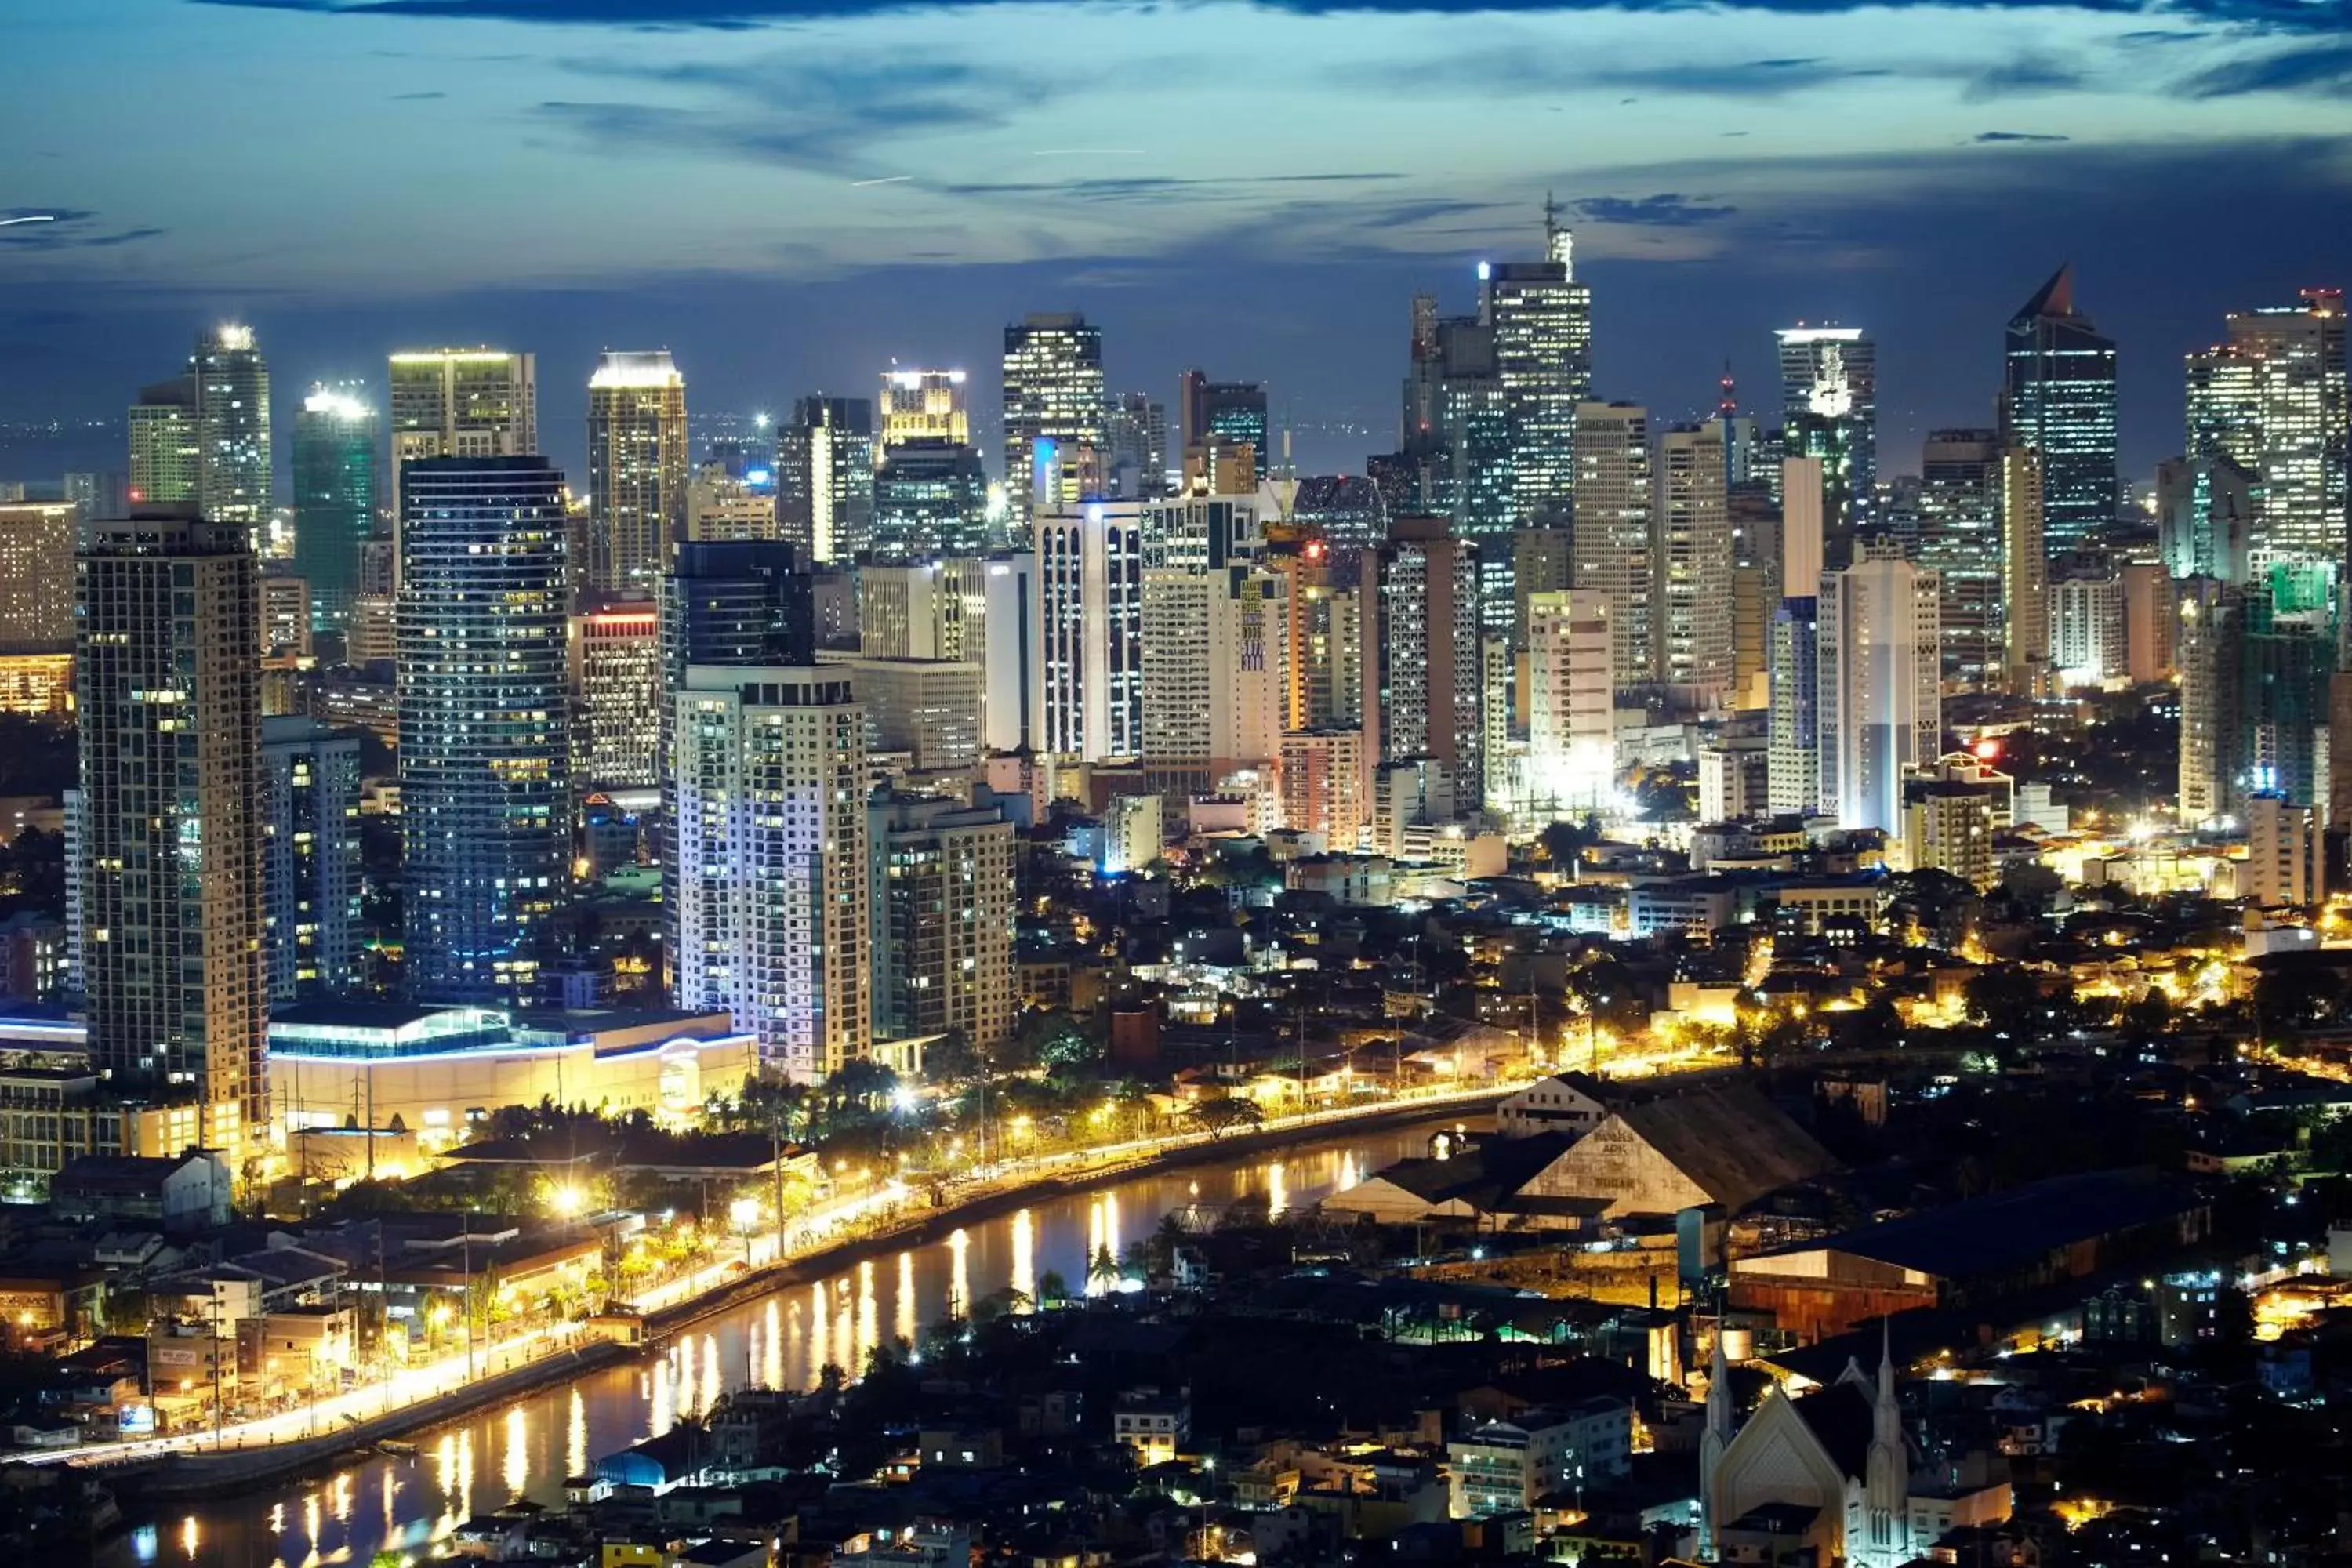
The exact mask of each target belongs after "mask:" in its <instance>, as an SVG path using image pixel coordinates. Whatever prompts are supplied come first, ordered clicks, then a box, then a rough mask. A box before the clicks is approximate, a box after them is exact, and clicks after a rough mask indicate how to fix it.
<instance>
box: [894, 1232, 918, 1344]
mask: <svg viewBox="0 0 2352 1568" xmlns="http://www.w3.org/2000/svg"><path fill="white" fill-rule="evenodd" d="M890 1326H891V1329H892V1331H894V1332H896V1333H897V1334H898V1337H899V1338H900V1339H902V1340H904V1341H906V1342H907V1348H908V1350H910V1351H911V1350H912V1349H914V1347H915V1345H916V1344H917V1342H918V1341H919V1334H920V1330H919V1328H918V1327H917V1325H916V1322H915V1255H914V1254H913V1253H911V1252H902V1253H900V1254H898V1315H897V1317H896V1319H895V1321H893V1322H892V1323H891V1325H890Z"/></svg>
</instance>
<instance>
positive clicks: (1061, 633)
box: [1031, 501, 1143, 763]
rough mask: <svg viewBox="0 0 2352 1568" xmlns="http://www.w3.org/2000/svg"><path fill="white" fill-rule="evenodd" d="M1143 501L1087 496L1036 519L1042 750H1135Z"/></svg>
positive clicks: (1098, 755) (1083, 754)
mask: <svg viewBox="0 0 2352 1568" xmlns="http://www.w3.org/2000/svg"><path fill="white" fill-rule="evenodd" d="M1142 510H1143V508H1142V505H1141V504H1140V503H1139V502H1133V501H1088V502H1087V503H1086V504H1085V505H1084V506H1081V507H1077V508H1075V509H1072V510H1055V511H1047V512H1044V513H1041V514H1040V515H1039V516H1038V518H1037V520H1036V522H1035V526H1034V539H1035V542H1036V559H1037V574H1036V581H1037V607H1036V611H1035V614H1034V616H1032V617H1031V624H1032V625H1033V626H1035V627H1036V630H1037V637H1038V642H1039V645H1040V647H1041V649H1042V656H1041V658H1039V661H1038V666H1037V674H1038V696H1037V700H1036V702H1035V704H1034V712H1035V715H1036V719H1037V724H1038V730H1037V735H1036V739H1035V740H1034V742H1033V744H1034V745H1035V746H1036V747H1037V748H1038V749H1039V750H1040V751H1045V752H1053V753H1055V754H1056V755H1061V756H1073V757H1076V758H1077V759H1079V760H1080V761H1082V762H1089V763H1092V762H1101V761H1103V760H1104V759H1106V758H1111V757H1135V756H1139V755H1140V754H1141V753H1142V749H1143V530H1142Z"/></svg>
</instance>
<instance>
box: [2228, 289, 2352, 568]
mask: <svg viewBox="0 0 2352 1568" xmlns="http://www.w3.org/2000/svg"><path fill="white" fill-rule="evenodd" d="M2188 371H2189V458H2191V459H2192V460H2203V459H2210V458H2228V459H2230V460H2231V462H2233V463H2236V464H2237V465H2238V466H2239V467H2240V468H2244V469H2246V470H2247V471H2249V472H2250V473H2252V474H2253V475H2255V476H2256V477H2257V479H2259V480H2260V484H2261V489H2260V492H2259V495H2258V497H2257V500H2256V503H2255V516H2254V531H2253V538H2252V542H2251V548H2250V555H2251V567H2252V572H2253V573H2254V574H2255V575H2257V576H2260V575H2261V574H2263V573H2265V572H2267V571H2268V569H2269V568H2270V566H2271V564H2272V563H2274V562H2290V563H2298V564H2305V565H2322V566H2326V567H2327V568H2329V569H2330V570H2331V571H2335V572H2337V573H2339V574H2340V572H2341V570H2342V567H2343V563H2344V554H2345V530H2346V501H2347V488H2346V487H2347V471H2346V465H2347V424H2348V423H2352V398H2348V397H2347V383H2346V371H2345V353H2344V296H2343V294H2342V293H2341V292H2340V291H2339V290H2336V289H2305V290H2304V292H2303V299H2302V302H2301V303H2299V304H2295V305H2284V306H2271V307H2264V308H2263V309H2260V310H2233V311H2231V313H2230V317H2229V336H2228V338H2227V339H2226V340H2225V341H2224V342H2221V343H2218V344H2215V345H2214V346H2213V347H2211V348H2210V349H2206V350H2203V351H2201V352H2200V353H2192V354H2190V355H2189V360H2188Z"/></svg>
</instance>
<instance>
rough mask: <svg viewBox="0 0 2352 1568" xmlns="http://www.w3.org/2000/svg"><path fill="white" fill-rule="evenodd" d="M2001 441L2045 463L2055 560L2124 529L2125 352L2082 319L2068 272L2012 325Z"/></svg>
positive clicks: (2049, 539) (2046, 520)
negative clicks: (2119, 516)
mask: <svg viewBox="0 0 2352 1568" xmlns="http://www.w3.org/2000/svg"><path fill="white" fill-rule="evenodd" d="M2000 415H2001V441H2002V444H2003V445H2004V446H2008V447H2027V448H2029V449H2031V450H2032V451H2035V452H2038V453H2040V454H2041V455H2042V533H2043V537H2044V540H2045V541H2046V543H2047V546H2048V548H2049V550H2050V552H2051V553H2052V554H2053V555H2054V554H2063V553H2064V552H2067V551H2070V550H2077V549H2080V548H2082V547H2083V546H2084V545H2086V544H2096V543H2099V542H2102V540H2103V539H2104V538H2105V534H2106V532H2107V530H2108V529H2109V527H2110V526H2111V525H2112V524H2113V523H2114V522H2115V521H2116V503H2117V500H2118V497H2117V494H2116V345H2115V341H2114V340H2113V339H2112V338H2103V337H2101V336H2100V335H2099V334H2098V332H2097V331H2095V329H2094V328H2093V327H2092V325H2091V319H2090V318H2089V317H2088V316H2085V315H2084V314H2082V313H2081V312H2079V311H2078V310H2075V309H2074V268H2072V267H2071V266H2068V267H2061V268H2059V269H2058V270H2057V271H2056V272H2055V273H2053V275H2052V276H2051V279H2050V281H2049V282H2047V283H2044V284H2043V285H2042V288H2041V289H2040V291H2039V292H2037V293H2036V294H2035V295H2034V296H2033V298H2032V299H2031V300H2027V301H2026V302H2025V304H2024V305H2023V306H2022V307H2021V309H2020V310H2018V312H2017V314H2016V315H2014V316H2012V317H2011V318H2010V322H2009V333H2008V338H2007V342H2006V346H2005V348H2004V350H2003V353H2002V356H2001V398H2000Z"/></svg>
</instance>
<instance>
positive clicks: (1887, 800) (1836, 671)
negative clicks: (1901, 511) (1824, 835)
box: [1820, 542, 1944, 834]
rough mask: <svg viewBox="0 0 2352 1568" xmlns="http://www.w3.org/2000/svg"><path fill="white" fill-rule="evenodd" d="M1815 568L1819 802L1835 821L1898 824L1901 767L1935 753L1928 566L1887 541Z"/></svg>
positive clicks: (1933, 589)
mask: <svg viewBox="0 0 2352 1568" xmlns="http://www.w3.org/2000/svg"><path fill="white" fill-rule="evenodd" d="M1857 552H1858V554H1859V556H1860V559H1858V560H1857V561H1855V563H1853V565H1852V566H1849V567H1847V568H1846V569H1845V570H1843V571H1842V572H1824V573H1822V591H1821V601H1820V609H1821V642H1820V658H1821V710H1820V717H1821V757H1822V761H1821V781H1822V783H1821V788H1822V812H1823V813H1824V814H1825V815H1827V816H1833V817H1835V818H1836V819H1837V822H1838V826H1841V827H1874V828H1877V829H1879V830H1881V831H1883V832H1886V833H1895V834H1899V833H1901V832H1902V831H1903V825H1904V824H1903V778H1904V773H1905V772H1906V770H1908V769H1914V768H1926V767H1928V766H1930V765H1932V764H1933V763H1935V761H1936V758H1937V756H1938V755H1939V754H1940V753H1941V752H1942V748H1943V738H1944V709H1943V698H1942V695H1941V692H1942V687H1941V684H1940V680H1939V677H1940V671H1941V667H1942V662H1943V660H1942V653H1941V650H1940V647H1939V646H1938V644H1939V640H1940V639H1939V638H1938V637H1937V625H1936V598H1937V585H1936V574H1934V573H1932V572H1922V571H1920V570H1919V569H1918V568H1917V567H1916V566H1914V565H1912V564H1911V563H1909V562H1907V561H1906V560H1904V559H1903V557H1902V554H1901V552H1900V551H1899V550H1897V549H1896V548H1895V546H1894V544H1893V543H1892V542H1872V543H1864V544H1861V545H1858V546H1857Z"/></svg>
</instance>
